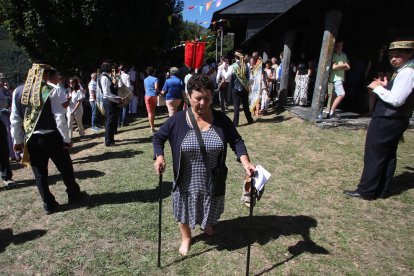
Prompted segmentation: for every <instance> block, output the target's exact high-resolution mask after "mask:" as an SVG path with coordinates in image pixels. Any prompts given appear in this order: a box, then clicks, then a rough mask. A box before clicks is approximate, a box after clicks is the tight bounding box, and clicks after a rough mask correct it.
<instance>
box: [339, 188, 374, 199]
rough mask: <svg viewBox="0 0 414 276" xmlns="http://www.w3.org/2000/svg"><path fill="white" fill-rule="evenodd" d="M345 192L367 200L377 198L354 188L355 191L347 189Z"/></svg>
mask: <svg viewBox="0 0 414 276" xmlns="http://www.w3.org/2000/svg"><path fill="white" fill-rule="evenodd" d="M344 194H346V195H347V196H351V197H356V198H360V199H365V200H374V199H375V197H373V196H365V195H361V194H360V193H359V192H358V191H357V190H354V191H348V190H345V191H344Z"/></svg>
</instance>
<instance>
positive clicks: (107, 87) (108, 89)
mask: <svg viewBox="0 0 414 276" xmlns="http://www.w3.org/2000/svg"><path fill="white" fill-rule="evenodd" d="M111 70H112V65H111V63H110V62H103V63H102V65H101V68H100V71H101V73H102V74H101V75H100V76H99V77H98V86H97V89H98V92H99V93H102V94H103V106H104V109H105V117H106V118H105V146H107V147H111V146H114V145H115V133H116V131H117V127H118V112H119V108H118V106H117V104H118V103H119V102H120V101H121V100H122V98H121V97H119V96H118V95H117V93H118V92H117V88H116V87H115V85H114V83H113V82H112V79H111Z"/></svg>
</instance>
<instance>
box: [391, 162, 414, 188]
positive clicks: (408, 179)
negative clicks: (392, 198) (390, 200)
mask: <svg viewBox="0 0 414 276" xmlns="http://www.w3.org/2000/svg"><path fill="white" fill-rule="evenodd" d="M405 169H407V170H408V171H405V172H403V173H402V174H400V175H397V176H395V177H394V178H393V179H392V195H399V194H402V193H403V192H405V191H407V190H410V189H413V188H414V168H413V167H409V166H407V167H405Z"/></svg>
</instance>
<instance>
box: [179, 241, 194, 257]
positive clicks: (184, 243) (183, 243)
mask: <svg viewBox="0 0 414 276" xmlns="http://www.w3.org/2000/svg"><path fill="white" fill-rule="evenodd" d="M190 244H191V239H182V240H181V246H180V249H178V251H179V252H180V254H181V255H183V256H187V254H188V250H189V249H190Z"/></svg>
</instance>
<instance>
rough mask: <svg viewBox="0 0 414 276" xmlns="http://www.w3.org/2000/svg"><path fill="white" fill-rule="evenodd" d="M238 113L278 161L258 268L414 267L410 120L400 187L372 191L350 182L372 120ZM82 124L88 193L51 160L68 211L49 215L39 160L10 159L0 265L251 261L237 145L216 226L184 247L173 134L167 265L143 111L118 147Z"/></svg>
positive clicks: (191, 266) (179, 265)
mask: <svg viewBox="0 0 414 276" xmlns="http://www.w3.org/2000/svg"><path fill="white" fill-rule="evenodd" d="M229 115H230V116H232V114H229ZM165 119H166V117H165V115H164V116H160V117H159V118H158V119H157V121H156V123H157V124H158V125H159V124H161V123H162V122H163V121H164V120H165ZM240 119H241V124H242V125H241V126H240V127H239V128H238V129H239V132H240V133H241V135H242V136H243V138H244V140H245V142H246V145H247V148H248V150H249V154H250V157H251V159H252V161H253V162H254V163H256V164H261V165H262V166H263V167H265V168H266V169H268V170H269V171H270V172H271V173H272V176H271V178H270V181H269V183H268V184H267V187H266V191H265V193H264V195H263V198H262V200H261V201H260V202H258V204H257V206H256V207H255V209H254V220H253V232H252V240H253V243H252V251H251V265H250V272H251V274H252V275H264V274H268V275H313V274H319V275H321V274H322V275H366V274H368V275H377V274H380V275H413V274H414V235H413V225H414V223H413V222H414V189H413V187H414V164H413V163H414V162H413V161H414V132H413V130H409V131H407V132H406V133H405V143H403V144H400V146H399V150H398V166H397V171H396V173H395V178H394V190H395V192H396V195H394V196H392V197H390V198H388V199H385V200H376V201H364V200H358V199H354V198H347V197H345V196H344V195H343V194H342V190H344V189H353V188H355V187H356V185H357V183H358V180H359V177H360V174H361V171H362V165H363V163H362V159H363V150H364V140H365V135H366V130H352V131H351V130H346V129H328V130H321V129H318V128H316V127H314V126H312V125H310V124H309V123H306V122H304V121H302V120H300V119H298V118H295V117H293V116H292V115H291V114H290V113H288V112H285V113H283V114H280V115H278V116H276V115H274V114H272V115H267V116H263V117H261V118H260V119H259V121H258V122H256V123H255V124H253V125H248V126H247V125H245V122H246V121H245V118H244V116H243V115H241V116H240ZM86 133H87V136H86V138H85V139H83V140H81V141H79V140H78V141H76V143H75V145H74V148H73V150H72V160H73V163H74V168H75V172H76V177H77V180H78V183H79V184H80V185H81V187H82V189H83V190H86V191H87V192H88V193H89V194H90V195H91V196H90V198H89V199H88V200H87V201H85V202H84V203H83V204H81V205H78V206H74V207H70V206H67V205H66V202H67V198H66V193H65V187H64V185H63V183H62V181H61V177H60V176H59V174H58V172H57V171H56V169H55V167H54V165H53V164H52V163H50V180H51V190H52V192H53V193H54V194H55V196H56V199H57V200H58V202H60V203H61V204H62V209H63V211H61V212H58V213H55V214H53V215H50V216H47V215H45V214H44V213H43V209H42V203H41V200H40V196H39V195H38V192H37V189H36V186H35V183H34V180H33V175H32V172H31V171H30V170H28V169H25V168H22V167H20V166H19V165H17V164H14V163H13V164H12V168H13V170H14V175H15V177H14V178H15V180H17V181H19V182H20V183H21V184H20V185H19V186H18V187H17V188H15V189H10V190H7V189H4V188H1V189H0V198H1V200H0V275H25V274H28V275H164V274H167V275H242V274H244V273H245V265H246V248H247V244H248V231H247V229H248V228H247V225H248V208H247V207H246V206H244V205H243V204H242V203H241V202H240V196H241V189H242V179H243V169H242V166H241V165H240V164H239V163H237V161H236V160H235V155H234V154H233V153H232V152H229V154H228V157H227V165H228V167H229V177H228V182H227V184H228V188H227V192H226V203H225V205H226V209H225V212H224V214H223V215H222V218H221V220H220V222H219V224H218V225H217V227H216V231H217V234H216V235H215V236H214V237H212V238H206V237H205V236H204V235H203V234H202V232H201V230H200V229H199V228H196V229H195V230H194V233H193V235H194V236H195V238H194V242H193V245H192V247H191V249H190V255H189V256H188V257H186V258H181V257H180V256H179V254H178V247H179V244H180V234H179V230H178V226H177V224H176V223H175V222H174V218H173V214H172V203H171V196H170V190H171V187H172V178H173V176H172V163H171V155H170V150H169V147H168V146H167V148H168V149H167V154H166V157H167V170H166V173H165V174H164V184H163V185H164V191H165V193H164V195H163V198H164V201H163V221H162V223H163V224H162V235H163V239H162V268H161V269H159V268H157V266H156V264H157V238H158V191H159V190H158V188H157V186H158V177H157V176H156V175H155V173H154V170H153V160H152V144H151V134H150V130H149V127H148V123H147V121H146V119H143V118H140V119H138V120H136V121H134V122H133V123H132V124H131V125H130V126H128V127H125V128H122V129H120V133H119V134H118V135H117V136H116V139H118V140H119V142H118V145H117V146H116V147H111V148H106V147H104V145H103V131H101V132H98V133H92V132H91V131H90V129H88V130H87V132H86Z"/></svg>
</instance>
